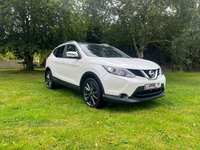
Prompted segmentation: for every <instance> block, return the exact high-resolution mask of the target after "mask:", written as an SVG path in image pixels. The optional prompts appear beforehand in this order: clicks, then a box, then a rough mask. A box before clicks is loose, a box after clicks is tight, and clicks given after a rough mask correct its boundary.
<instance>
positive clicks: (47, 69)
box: [44, 67, 51, 80]
mask: <svg viewBox="0 0 200 150" xmlns="http://www.w3.org/2000/svg"><path fill="white" fill-rule="evenodd" d="M47 71H51V69H50V68H49V67H47V68H46V69H45V74H44V77H45V80H46V74H47Z"/></svg>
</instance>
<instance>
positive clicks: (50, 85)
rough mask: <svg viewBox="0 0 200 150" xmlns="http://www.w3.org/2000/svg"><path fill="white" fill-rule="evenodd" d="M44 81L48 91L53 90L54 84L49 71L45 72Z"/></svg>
mask: <svg viewBox="0 0 200 150" xmlns="http://www.w3.org/2000/svg"><path fill="white" fill-rule="evenodd" d="M45 81H46V86H47V88H49V89H54V88H55V83H54V82H53V81H52V73H51V71H50V70H49V71H47V73H46V76H45Z"/></svg>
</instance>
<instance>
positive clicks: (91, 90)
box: [83, 78, 103, 108]
mask: <svg viewBox="0 0 200 150" xmlns="http://www.w3.org/2000/svg"><path fill="white" fill-rule="evenodd" d="M83 88H84V89H83V97H84V100H85V103H86V104H87V105H88V106H90V107H95V108H100V107H102V105H103V100H102V96H101V89H100V87H99V85H98V83H97V82H96V81H95V80H94V79H93V78H88V79H87V80H86V81H85V83H84V85H83Z"/></svg>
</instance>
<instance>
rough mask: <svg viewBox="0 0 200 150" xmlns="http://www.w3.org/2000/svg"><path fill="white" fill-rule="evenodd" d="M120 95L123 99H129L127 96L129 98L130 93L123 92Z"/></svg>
mask: <svg viewBox="0 0 200 150" xmlns="http://www.w3.org/2000/svg"><path fill="white" fill-rule="evenodd" d="M118 97H119V98H121V99H122V100H127V98H128V95H127V94H124V93H122V94H120V95H118Z"/></svg>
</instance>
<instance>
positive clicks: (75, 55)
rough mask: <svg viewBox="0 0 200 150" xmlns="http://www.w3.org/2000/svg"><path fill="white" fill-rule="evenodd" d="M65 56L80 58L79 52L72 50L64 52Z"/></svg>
mask: <svg viewBox="0 0 200 150" xmlns="http://www.w3.org/2000/svg"><path fill="white" fill-rule="evenodd" d="M66 56H67V57H68V58H78V59H79V58H80V56H79V54H78V53H77V52H73V51H69V52H66Z"/></svg>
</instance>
